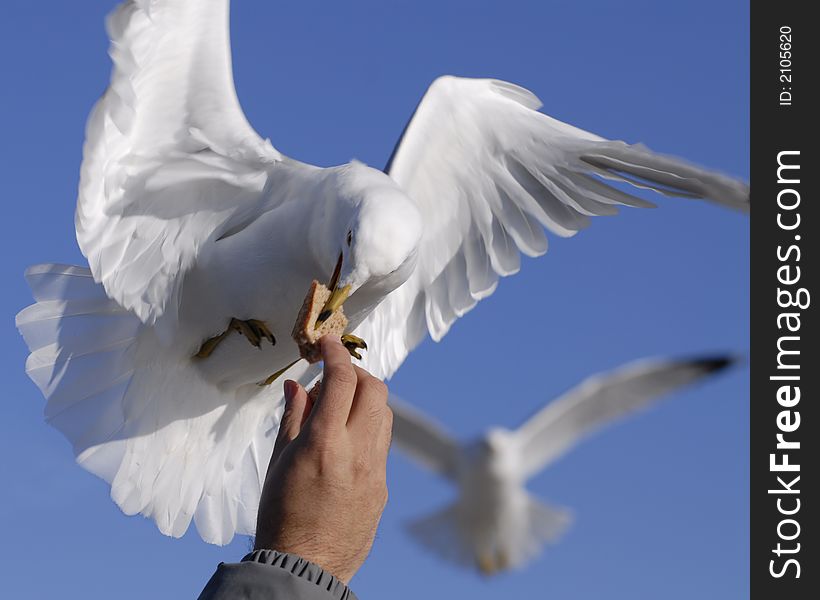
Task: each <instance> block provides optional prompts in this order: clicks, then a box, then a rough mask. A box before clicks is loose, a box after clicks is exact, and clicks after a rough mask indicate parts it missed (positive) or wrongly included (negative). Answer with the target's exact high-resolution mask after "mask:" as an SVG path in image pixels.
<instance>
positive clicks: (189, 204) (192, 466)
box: [18, 0, 748, 543]
mask: <svg viewBox="0 0 820 600" xmlns="http://www.w3.org/2000/svg"><path fill="white" fill-rule="evenodd" d="M228 16H229V0H128V1H126V2H123V3H122V4H121V5H120V6H119V7H118V8H117V9H116V10H115V11H114V12H113V13H112V15H111V16H110V18H109V20H108V31H109V35H110V37H111V47H110V54H111V58H112V61H113V70H112V73H111V81H110V85H109V87H108V89H107V90H106V92H105V94H104V95H103V97H102V98H101V99H100V101H99V102H98V103H97V104H96V106H95V107H94V109H93V111H92V113H91V116H90V118H89V121H88V126H87V131H86V143H85V148H84V158H83V165H82V169H81V174H80V187H79V196H78V201H77V211H76V222H75V224H76V233H77V239H78V241H79V244H80V248H81V250H82V251H83V253H84V255H85V256H86V257H87V259H88V263H89V266H90V271H89V270H87V269H84V268H81V267H68V266H58V265H43V266H38V267H33V268H32V269H30V270H29V272H28V274H27V277H28V279H29V282H30V284H31V286H32V290H33V292H34V297H35V300H36V304H35V305H33V306H32V307H29V308H27V309H25V310H23V311H22V312H21V313H20V314H19V315H18V326H19V328H20V330H21V332H22V333H23V335H24V337H25V339H26V342H27V343H28V344H29V347H30V349H31V355H30V357H29V359H28V362H27V371H28V373H29V375H30V376H31V378H32V379H33V380H34V381H35V383H36V384H37V385H38V386H39V387H40V389H41V390H42V392H43V394H44V395H45V397H46V398H47V399H48V404H47V406H46V418H47V420H48V421H49V422H50V423H52V424H53V425H54V426H55V427H57V428H58V429H60V430H61V431H62V432H63V433H64V434H65V435H66V437H67V438H68V439H69V441H70V442H71V443H72V445H73V447H74V451H75V453H76V455H77V459H78V461H79V462H80V464H82V465H83V466H84V467H85V468H87V469H89V470H90V471H92V472H94V473H96V474H98V475H100V476H101V477H103V478H104V479H105V480H106V481H109V482H110V483H111V484H112V487H111V494H112V497H113V498H114V500H115V501H116V502H117V503H118V504H119V505H120V506H121V507H122V508H123V510H124V511H126V512H127V513H129V514H136V513H141V514H144V515H147V516H149V517H151V518H153V519H154V520H155V521H156V522H157V524H158V526H159V528H160V530H161V531H163V532H165V533H168V534H171V535H181V534H182V533H183V532H184V531H185V529H186V528H187V527H188V524H189V522H190V521H191V519H193V520H194V521H195V522H196V525H197V527H198V529H199V531H200V533H201V534H202V535H203V537H204V538H205V539H206V540H208V541H213V542H218V543H223V542H225V541H227V540H229V539H230V538H231V536H232V535H233V533H234V531H240V532H249V531H250V530H251V528H252V527H253V522H254V520H255V511H256V507H257V502H258V496H259V490H260V487H261V485H262V481H263V477H264V473H265V471H266V463H267V460H268V457H269V456H270V449H271V444H272V439H273V436H274V435H275V431H276V428H277V426H278V420H279V414H280V411H281V396H282V392H281V379H280V380H279V382H277V383H276V384H275V385H274V386H272V387H270V388H260V387H259V386H257V385H256V384H257V383H258V382H260V381H262V380H264V379H266V378H267V377H268V376H269V375H270V374H271V373H273V372H276V371H278V370H280V369H281V368H282V367H284V366H285V365H288V364H290V363H291V362H292V361H294V360H295V359H296V358H297V357H298V351H297V348H296V345H295V344H294V343H293V342H292V340H291V339H290V332H291V330H292V327H293V322H294V320H295V317H296V314H297V312H298V308H299V306H300V305H301V303H302V300H303V298H304V294H305V292H306V290H307V289H308V286H309V285H310V283H311V281H312V280H313V279H319V280H322V281H326V280H328V279H329V278H330V276H331V273H332V272H333V268H334V265H335V264H336V262H337V260H338V257H339V255H340V254H341V255H342V258H343V265H342V275H341V280H340V283H341V284H342V285H345V284H350V285H351V290H352V293H351V295H350V297H349V299H348V300H347V303H346V304H345V310H346V313H347V314H348V317H349V318H350V322H351V328H354V329H355V328H357V327H358V331H359V332H360V334H361V335H362V337H364V338H365V339H366V340H367V341H368V343H369V345H370V350H369V351H368V353H367V354H366V355H365V363H364V365H365V366H367V367H368V368H369V369H370V370H371V371H372V372H373V373H374V374H375V375H377V376H381V377H386V376H390V375H392V373H393V372H395V370H396V369H397V368H398V366H399V365H400V364H401V363H402V361H403V360H404V359H405V357H406V356H407V354H408V352H409V351H410V350H412V349H413V348H415V347H416V346H417V345H418V344H419V343H420V342H421V341H422V340H423V339H424V338H425V337H426V336H427V335H428V334H429V335H430V336H431V337H432V338H433V339H435V340H440V339H441V338H442V337H443V336H444V335H445V334H446V333H447V331H448V330H449V328H450V327H451V326H452V324H453V322H454V321H455V320H456V319H458V318H459V317H461V316H463V315H464V314H466V313H467V312H468V311H469V310H471V309H472V308H473V307H474V306H475V304H476V303H477V302H478V301H479V300H481V299H482V298H485V297H487V296H489V295H490V294H492V293H493V291H494V290H495V288H496V286H497V284H498V280H499V277H501V276H507V275H511V274H513V273H515V272H516V271H517V270H518V269H519V268H520V255H519V253H520V252H522V253H524V254H526V255H528V256H537V255H539V254H542V253H544V252H545V251H546V249H547V238H546V236H545V233H544V228H546V229H548V230H550V231H551V232H553V233H555V234H556V235H561V236H570V235H573V234H574V233H575V232H576V231H578V230H579V229H581V228H583V227H585V226H586V225H587V224H588V222H589V220H590V217H591V216H594V215H608V214H613V213H614V212H615V211H616V205H619V204H623V205H629V206H646V205H647V204H648V203H646V202H645V201H643V200H640V199H637V198H634V197H632V196H630V195H628V194H626V193H624V192H622V191H619V190H617V189H615V188H612V187H610V186H608V185H605V184H604V183H603V182H602V181H600V180H599V179H597V178H596V177H598V178H601V177H602V178H610V179H614V180H616V181H624V180H629V181H631V182H633V183H635V184H637V185H640V186H645V187H649V188H650V189H655V190H657V191H660V192H662V193H670V190H672V192H674V193H676V194H679V195H683V196H687V197H689V196H698V197H700V196H703V197H708V198H711V199H713V200H716V201H718V202H722V203H724V204H728V205H732V206H737V207H741V208H742V207H745V206H746V204H747V202H748V190H747V188H746V186H744V185H743V184H741V183H738V182H734V181H732V180H729V179H727V178H724V177H721V176H718V175H715V174H712V173H708V172H706V171H703V170H701V169H697V168H694V167H690V166H688V165H685V164H683V163H681V162H680V161H677V160H675V159H670V158H667V157H660V156H658V155H655V154H652V153H650V152H648V151H647V150H646V149H644V148H642V147H639V146H627V145H625V144H623V143H620V142H608V141H606V140H603V139H601V138H599V137H597V136H594V135H592V134H589V133H587V132H584V131H581V130H579V129H576V128H574V127H572V126H570V125H566V124H564V123H560V122H558V121H555V120H554V119H551V118H550V117H548V116H546V115H544V114H542V113H539V112H537V108H538V107H539V106H540V101H538V99H537V98H536V97H535V96H534V95H533V94H532V93H530V92H528V91H527V90H524V89H523V88H520V87H518V86H515V85H513V84H509V83H505V82H500V81H493V80H472V79H459V78H454V77H445V78H441V79H439V80H437V81H436V82H435V83H434V84H433V85H432V86H431V88H430V90H429V91H428V93H427V95H426V96H425V98H424V100H423V101H422V103H421V104H420V105H419V107H418V110H417V111H416V114H415V116H414V117H413V119H412V120H411V122H410V124H409V126H408V128H407V131H406V134H405V135H404V137H403V138H402V140H401V142H400V144H399V145H398V146H397V148H396V151H395V153H394V156H393V158H392V159H391V161H390V167H389V176H388V175H387V174H385V173H383V172H381V171H377V170H375V169H371V168H369V167H367V166H365V165H362V164H361V163H357V162H355V161H354V162H352V163H350V164H348V165H342V166H339V167H331V168H318V167H313V166H311V165H307V164H304V163H300V162H298V161H295V160H292V159H290V158H287V157H284V156H282V155H281V154H280V153H279V152H277V151H276V150H275V149H274V148H273V146H271V144H270V142H268V141H267V140H263V139H262V138H261V137H260V136H259V135H257V134H256V132H255V131H254V130H253V129H252V128H251V126H250V125H249V124H248V122H247V120H246V118H245V116H244V114H243V113H242V111H241V108H240V106H239V102H238V100H237V96H236V91H235V89H234V85H233V79H232V73H231V59H230V56H231V55H230V40H229V26H228ZM347 239H350V240H351V242H349V243H346V242H345V240H347ZM95 282H98V283H95ZM394 290H396V291H395V292H394ZM391 292H392V293H391ZM231 318H237V319H258V320H261V321H264V322H265V323H266V324H267V325H268V327H269V328H270V330H271V331H272V332H273V335H274V337H275V339H276V344H275V345H273V344H270V343H267V342H266V343H263V344H262V346H261V347H260V348H258V349H257V348H254V347H253V346H251V345H250V344H248V342H247V340H246V339H245V338H244V337H242V336H241V335H238V334H232V335H229V336H227V337H226V338H225V339H224V341H223V342H222V343H221V344H220V345H219V346H218V347H217V349H216V350H215V351H214V353H213V354H212V355H211V356H210V357H209V358H207V359H206V360H194V359H193V358H192V357H193V356H194V354H196V353H197V351H198V349H199V348H200V347H201V345H202V343H203V342H204V341H205V340H208V339H209V338H211V337H213V336H216V335H219V334H221V333H223V332H224V331H225V330H226V327H227V326H228V323H229V322H230V320H231ZM316 372H317V371H316V369H315V368H308V367H306V366H305V365H304V364H299V365H296V366H295V367H293V368H292V369H291V371H289V372H288V374H287V375H288V376H290V377H298V378H300V379H301V380H303V381H304V382H305V383H309V382H310V380H311V379H312V378H313V377H314V376H315V374H316Z"/></svg>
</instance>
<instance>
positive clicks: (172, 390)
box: [16, 264, 281, 544]
mask: <svg viewBox="0 0 820 600" xmlns="http://www.w3.org/2000/svg"><path fill="white" fill-rule="evenodd" d="M26 279H27V280H28V283H29V285H30V287H31V289H32V292H33V294H34V298H35V300H36V303H35V304H33V305H31V306H29V307H27V308H25V309H23V310H22V311H20V313H19V314H18V315H17V319H16V323H17V327H18V329H19V330H20V332H21V333H22V335H23V337H24V339H25V341H26V344H27V345H28V347H29V349H30V351H31V354H30V355H29V357H28V360H27V361H26V371H27V373H28V375H29V377H30V378H31V379H32V380H33V381H34V383H35V384H36V385H37V386H38V387H39V388H40V390H41V391H42V392H43V395H44V396H45V397H46V399H47V404H46V408H45V418H46V420H47V421H48V422H49V423H50V424H51V425H52V426H54V427H56V428H57V429H58V430H60V431H61V432H62V433H63V434H64V435H65V436H66V438H67V439H68V440H69V442H71V444H72V446H73V450H74V454H75V456H76V459H77V462H78V464H79V465H80V466H82V467H83V468H85V469H86V470H88V471H90V472H92V473H94V474H95V475H97V476H98V477H100V478H102V479H103V480H105V481H106V482H108V483H109V484H111V498H112V499H113V500H114V501H115V502H116V503H117V505H118V506H119V507H120V508H121V509H122V511H123V512H124V513H126V514H128V515H135V514H142V515H144V516H145V517H148V518H151V519H153V520H154V521H155V522H156V524H157V526H158V528H159V530H160V531H161V532H162V533H164V534H165V535H170V536H173V537H179V536H181V535H183V534H184V533H185V531H186V530H187V529H188V527H189V525H190V523H191V521H192V520H193V521H194V522H195V523H196V526H197V529H198V530H199V533H200V535H201V536H202V538H203V539H204V540H205V541H207V542H210V543H214V544H226V543H228V542H229V541H230V540H231V538H232V537H233V536H234V533H235V532H238V533H245V534H252V533H253V531H254V529H255V521H256V509H257V506H258V501H259V496H260V493H261V486H262V482H263V481H264V476H265V472H266V468H267V463H268V460H269V457H270V452H271V449H272V447H273V438H274V436H275V434H276V427H275V425H276V423H275V422H274V421H270V422H268V421H267V420H264V419H263V417H261V416H259V415H260V414H261V413H264V414H269V413H270V411H269V410H267V408H264V407H265V406H266V404H265V402H267V405H270V403H273V402H275V401H276V399H275V398H271V397H269V396H265V395H263V393H268V392H267V391H263V392H259V389H260V388H259V387H258V386H255V385H254V386H249V387H250V388H252V389H250V391H249V392H247V396H248V397H247V398H244V396H243V398H242V400H243V401H242V402H241V403H238V402H231V400H234V398H233V397H228V395H227V393H226V392H224V391H221V390H219V389H217V388H216V387H215V386H213V385H210V384H207V382H205V381H204V380H203V379H202V378H201V377H200V376H198V373H197V371H196V370H195V368H194V367H193V366H191V364H190V360H185V361H183V360H174V359H172V357H170V355H169V354H163V352H170V350H167V349H163V348H164V346H163V345H162V344H161V343H159V341H158V340H157V339H156V333H155V332H154V331H153V329H152V328H150V327H148V326H146V325H144V324H142V323H141V321H140V320H139V318H138V317H137V316H136V315H135V314H134V313H133V312H131V311H128V310H126V309H124V308H123V307H122V306H120V305H119V304H118V303H117V302H115V301H114V300H111V299H110V298H108V296H107V295H106V293H105V290H104V289H103V286H102V285H100V284H99V283H96V282H95V281H94V278H93V277H92V275H91V272H90V271H89V270H88V269H86V268H83V267H75V266H69V265H56V264H47V265H36V266H33V267H30V268H29V269H28V270H27V271H26ZM236 393H237V394H238V393H239V392H236ZM237 407H240V408H237ZM260 407H261V408H260ZM263 408H264V410H263ZM278 410H281V408H280V409H278ZM254 411H256V412H254ZM273 416H274V417H276V418H278V413H276V414H274V415H273ZM237 421H239V422H240V424H242V423H244V424H245V426H247V427H251V426H252V425H253V429H255V430H256V431H257V433H256V434H255V436H254V437H253V439H252V441H251V442H250V445H249V446H242V445H239V444H238V443H237V438H238V437H239V438H241V439H243V440H245V441H247V440H246V438H245V437H243V436H242V435H238V434H237V433H236V429H235V428H234V429H232V428H231V425H230V424H231V423H234V422H237ZM240 433H241V432H240Z"/></svg>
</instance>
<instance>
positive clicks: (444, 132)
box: [358, 76, 749, 377]
mask: <svg viewBox="0 0 820 600" xmlns="http://www.w3.org/2000/svg"><path fill="white" fill-rule="evenodd" d="M540 106H541V102H540V100H539V99H538V98H537V97H536V96H535V95H533V94H532V93H531V92H529V91H528V90H525V89H524V88H521V87H518V86H516V85H513V84H511V83H506V82H503V81H497V80H489V79H464V78H457V77H450V76H447V77H442V78H439V79H437V80H436V81H435V82H434V83H433V84H432V85H431V86H430V89H429V90H428V91H427V93H426V94H425V96H424V98H423V99H422V101H421V102H420V104H419V106H418V107H417V109H416V111H415V113H414V115H413V117H412V118H411V120H410V122H409V123H408V125H407V127H406V128H405V132H404V135H403V136H402V138H401V140H400V141H399V144H398V145H397V146H396V148H395V150H394V152H393V156H392V157H391V159H390V161H389V164H388V166H387V172H388V174H389V175H390V176H391V177H392V178H393V179H394V180H395V181H396V182H397V183H398V184H399V185H400V186H401V187H402V188H403V189H404V191H405V192H406V193H407V194H408V195H409V197H410V199H411V200H412V201H413V202H414V203H415V204H416V205H417V207H418V209H419V211H420V213H421V215H422V219H423V226H424V233H423V237H422V240H421V242H420V246H419V250H418V257H417V266H416V269H415V271H414V273H413V274H412V276H411V277H410V279H409V280H408V281H407V282H405V284H404V285H402V286H401V287H400V288H398V289H397V290H396V291H394V292H393V293H392V294H390V295H389V296H388V297H387V298H386V299H385V300H384V301H383V302H382V303H381V304H380V305H379V307H378V308H377V309H376V310H375V311H374V312H373V313H372V314H371V315H370V316H369V317H368V319H367V320H365V321H364V322H363V323H362V324H361V325H360V327H359V329H358V334H359V335H360V336H361V337H363V338H364V339H367V340H368V342H370V343H371V346H372V348H373V349H374V350H373V351H371V352H370V353H369V355H368V356H367V357H366V359H365V364H366V366H367V368H368V369H370V370H371V372H373V373H375V374H378V375H379V376H382V377H389V376H390V375H392V374H393V373H394V372H395V371H396V369H397V368H398V367H399V365H400V364H401V363H402V362H403V361H404V359H405V357H406V356H407V354H408V353H409V352H410V351H411V350H412V349H413V348H414V347H415V346H417V345H418V344H419V343H420V342H421V341H422V340H423V339H424V338H425V337H426V336H427V335H428V334H429V335H430V336H431V337H432V338H433V340H435V341H438V340H440V339H441V338H442V337H443V336H444V335H445V334H446V333H447V331H448V330H449V328H450V326H451V325H452V324H453V323H454V322H455V320H456V319H458V318H459V317H461V316H462V315H464V314H465V313H466V312H468V311H469V310H471V309H472V308H473V307H474V306H475V305H476V303H477V302H478V301H479V300H481V299H483V298H486V297H487V296H489V295H490V294H492V293H493V291H494V290H495V288H496V286H497V284H498V279H499V277H504V276H507V275H512V274H514V273H516V272H517V271H518V270H519V267H520V260H521V259H520V255H521V253H523V254H525V255H527V256H539V255H541V254H544V253H545V252H546V251H547V237H546V235H545V233H544V229H545V228H546V229H547V230H549V231H550V232H552V233H553V234H555V235H558V236H561V237H569V236H572V235H574V234H575V233H577V232H578V231H579V230H581V229H583V228H584V227H586V226H587V225H588V224H589V221H590V217H592V216H601V215H613V214H615V213H617V211H618V208H617V207H618V206H619V205H626V206H635V207H646V206H652V204H651V203H649V202H647V201H645V200H643V199H640V198H637V197H635V196H632V195H630V194H628V193H626V192H624V191H622V190H621V189H619V188H617V187H614V186H612V185H609V184H608V183H607V182H614V183H624V182H626V183H630V184H632V185H634V186H637V187H641V188H647V189H650V190H654V191H656V192H659V193H661V194H665V195H672V196H683V197H687V198H688V197H692V198H706V199H710V200H712V201H715V202H717V203H720V204H723V205H726V206H730V207H733V208H737V209H741V210H745V209H747V208H748V203H749V190H748V186H746V185H745V184H743V183H742V182H739V181H736V180H734V179H731V178H729V177H725V176H723V175H719V174H716V173H712V172H709V171H706V170H703V169H700V168H698V167H694V166H691V165H689V164H687V163H685V162H683V161H681V160H678V159H675V158H670V157H667V156H662V155H658V154H656V153H653V152H651V151H649V150H648V149H646V148H645V147H643V146H640V145H628V144H625V143H623V142H617V141H608V140H605V139H603V138H601V137H599V136H596V135H593V134H591V133H588V132H586V131H583V130H581V129H578V128H576V127H573V126H571V125H568V124H566V123H562V122H560V121H557V120H555V119H553V118H551V117H549V116H547V115H545V114H543V113H541V112H538V110H537V109H538V108H539V107H540Z"/></svg>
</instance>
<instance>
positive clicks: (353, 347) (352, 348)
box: [342, 333, 367, 360]
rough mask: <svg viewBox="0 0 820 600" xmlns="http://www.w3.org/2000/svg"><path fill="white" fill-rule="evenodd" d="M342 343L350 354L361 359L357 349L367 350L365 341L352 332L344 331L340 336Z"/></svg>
mask: <svg viewBox="0 0 820 600" xmlns="http://www.w3.org/2000/svg"><path fill="white" fill-rule="evenodd" d="M342 344H344V347H345V348H347V351H348V352H350V356H352V357H353V358H357V359H359V360H362V355H361V354H359V352H358V351H359V350H367V344H366V343H365V341H364V340H363V339H362V338H360V337H359V336H356V335H353V334H352V333H346V334H344V335H343V336H342Z"/></svg>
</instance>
